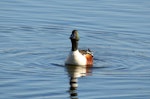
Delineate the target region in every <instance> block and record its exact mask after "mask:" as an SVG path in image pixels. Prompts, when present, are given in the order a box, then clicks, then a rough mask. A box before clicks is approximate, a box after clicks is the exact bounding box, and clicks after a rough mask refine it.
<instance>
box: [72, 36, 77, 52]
mask: <svg viewBox="0 0 150 99" xmlns="http://www.w3.org/2000/svg"><path fill="white" fill-rule="evenodd" d="M71 43H72V49H71V50H72V51H76V50H78V41H77V40H75V39H71Z"/></svg>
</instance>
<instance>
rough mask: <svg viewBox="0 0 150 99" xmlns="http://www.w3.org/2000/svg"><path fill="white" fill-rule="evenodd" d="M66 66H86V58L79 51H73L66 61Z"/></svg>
mask: <svg viewBox="0 0 150 99" xmlns="http://www.w3.org/2000/svg"><path fill="white" fill-rule="evenodd" d="M65 64H66V65H86V58H85V56H83V55H82V54H81V53H80V52H79V51H78V50H76V51H71V52H70V54H69V56H68V58H67V59H66V61H65Z"/></svg>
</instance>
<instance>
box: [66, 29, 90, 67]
mask: <svg viewBox="0 0 150 99" xmlns="http://www.w3.org/2000/svg"><path fill="white" fill-rule="evenodd" d="M70 40H71V44H72V48H71V52H70V53H69V56H68V58H67V59H66V61H65V65H81V66H92V65H93V53H92V52H91V51H90V50H89V49H88V50H78V41H79V36H78V31H77V30H73V31H72V34H71V36H70Z"/></svg>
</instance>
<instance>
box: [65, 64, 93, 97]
mask: <svg viewBox="0 0 150 99" xmlns="http://www.w3.org/2000/svg"><path fill="white" fill-rule="evenodd" d="M66 71H67V72H68V76H69V78H70V82H69V84H70V89H69V92H70V98H71V99H78V98H77V97H78V93H77V88H78V78H79V77H84V76H88V75H91V73H92V70H91V67H85V66H66Z"/></svg>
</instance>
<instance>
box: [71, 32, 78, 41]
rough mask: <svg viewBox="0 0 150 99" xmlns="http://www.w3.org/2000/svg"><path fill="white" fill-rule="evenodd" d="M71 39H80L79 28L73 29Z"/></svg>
mask: <svg viewBox="0 0 150 99" xmlns="http://www.w3.org/2000/svg"><path fill="white" fill-rule="evenodd" d="M70 39H71V40H76V41H78V40H79V35H78V31H77V30H73V31H72V34H71V35H70Z"/></svg>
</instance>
